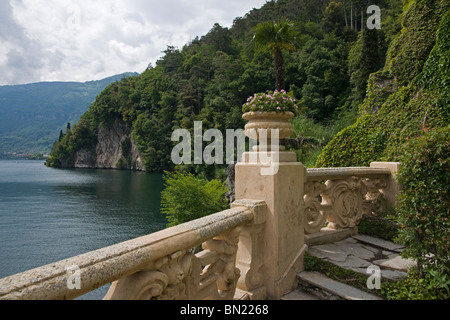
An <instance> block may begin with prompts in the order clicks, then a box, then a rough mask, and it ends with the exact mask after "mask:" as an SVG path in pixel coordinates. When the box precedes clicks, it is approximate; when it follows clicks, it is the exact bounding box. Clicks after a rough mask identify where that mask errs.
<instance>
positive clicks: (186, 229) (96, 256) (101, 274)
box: [0, 201, 265, 300]
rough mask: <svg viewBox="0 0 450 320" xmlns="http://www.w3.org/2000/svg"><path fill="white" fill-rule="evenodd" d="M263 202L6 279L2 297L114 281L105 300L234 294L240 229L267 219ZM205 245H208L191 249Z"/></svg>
mask: <svg viewBox="0 0 450 320" xmlns="http://www.w3.org/2000/svg"><path fill="white" fill-rule="evenodd" d="M258 206H259V207H261V206H263V207H264V206H265V204H264V202H261V201H259V202H258V201H241V204H237V205H235V206H234V207H233V208H232V209H229V210H225V211H223V212H219V213H217V214H214V215H211V216H208V217H204V218H201V219H198V220H195V221H192V222H188V223H185V224H182V225H179V226H176V227H172V228H168V229H165V230H162V231H160V232H156V233H153V234H150V235H148V236H144V237H141V238H137V239H133V240H130V241H127V242H123V243H120V244H117V245H114V246H110V247H107V248H103V249H100V250H97V251H93V252H89V253H86V254H83V255H80V256H77V257H73V258H69V259H67V260H63V261H59V262H56V263H53V264H49V265H47V266H43V267H40V268H37V269H34V270H30V271H26V272H24V273H20V274H17V275H13V276H10V277H7V278H4V279H1V280H0V300H70V299H74V298H77V297H79V296H82V295H84V294H86V293H88V292H90V291H93V290H95V289H97V288H99V287H102V286H104V285H107V284H109V283H112V285H111V287H110V289H109V291H108V293H107V295H106V296H105V298H104V299H105V300H109V299H131V300H137V299H193V300H200V299H216V300H217V299H233V296H234V294H235V290H236V286H237V282H238V279H239V276H240V270H239V269H238V268H236V264H237V263H236V255H237V251H238V246H237V244H238V242H239V237H240V229H241V227H245V226H246V225H249V224H250V225H251V223H252V221H257V223H258V224H260V223H261V222H263V221H264V218H263V217H261V213H262V214H264V210H255V207H258ZM255 212H259V213H260V215H259V216H256V215H255ZM247 228H248V227H247ZM200 244H203V249H204V250H203V251H201V252H200V253H197V254H193V253H191V250H190V249H192V248H194V247H197V246H199V245H200ZM247 267H248V268H247V269H250V268H251V263H250V264H247ZM247 271H248V270H247ZM244 280H245V274H244Z"/></svg>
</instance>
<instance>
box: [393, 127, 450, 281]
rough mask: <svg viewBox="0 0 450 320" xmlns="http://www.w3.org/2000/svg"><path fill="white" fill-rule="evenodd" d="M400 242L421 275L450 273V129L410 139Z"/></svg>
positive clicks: (401, 176)
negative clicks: (425, 272)
mask: <svg viewBox="0 0 450 320" xmlns="http://www.w3.org/2000/svg"><path fill="white" fill-rule="evenodd" d="M402 162H403V167H402V169H401V170H400V172H399V175H398V181H399V183H400V185H401V186H402V191H401V195H400V200H399V206H398V212H399V218H398V220H399V223H401V224H402V228H401V230H400V234H399V241H401V242H402V243H404V244H405V245H406V246H407V249H406V250H405V251H404V256H405V257H411V258H414V259H415V260H416V261H417V264H418V269H419V274H420V275H422V272H423V271H424V270H425V271H427V272H428V271H429V270H437V271H438V272H440V273H442V274H450V233H449V231H450V186H449V181H450V127H447V128H443V129H437V130H430V131H429V132H428V133H425V134H424V135H423V136H421V137H418V138H415V139H411V140H410V141H409V143H408V144H407V147H406V152H405V156H404V157H403V159H402Z"/></svg>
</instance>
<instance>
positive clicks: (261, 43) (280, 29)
mask: <svg viewBox="0 0 450 320" xmlns="http://www.w3.org/2000/svg"><path fill="white" fill-rule="evenodd" d="M298 34H299V32H298V31H297V29H296V27H295V24H294V23H292V22H291V21H289V20H280V21H278V22H264V23H261V24H259V25H257V26H256V28H255V36H254V41H255V43H256V45H257V46H258V47H260V48H267V49H268V50H269V51H270V52H271V53H272V56H273V58H274V66H275V89H276V90H278V91H281V90H283V89H285V88H284V87H285V70H284V58H283V51H288V52H292V51H295V50H296V48H295V45H294V43H293V42H294V41H295V39H296V38H297V36H298Z"/></svg>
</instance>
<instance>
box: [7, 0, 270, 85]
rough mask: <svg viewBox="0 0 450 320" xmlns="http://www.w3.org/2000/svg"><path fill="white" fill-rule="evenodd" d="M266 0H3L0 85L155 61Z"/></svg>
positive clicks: (81, 76) (94, 75) (104, 72)
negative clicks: (168, 49) (216, 24)
mask: <svg viewBox="0 0 450 320" xmlns="http://www.w3.org/2000/svg"><path fill="white" fill-rule="evenodd" d="M264 3H266V0H226V1H224V0H162V1H160V0H75V1H74V0H0V85H12V84H24V83H31V82H39V81H81V82H84V81H89V80H99V79H103V78H106V77H109V76H112V75H114V74H119V73H123V72H139V73H141V72H143V71H144V70H145V69H146V67H147V66H148V64H149V63H152V64H153V65H155V62H156V60H157V59H158V58H160V57H161V56H162V53H161V52H162V51H163V50H165V49H166V48H167V46H168V45H171V46H175V47H178V48H182V46H183V45H184V44H186V43H188V42H189V41H190V40H192V39H194V38H195V37H196V36H199V37H201V36H203V35H205V34H206V33H207V32H208V31H209V30H210V29H211V28H212V27H213V25H214V23H216V22H217V23H219V24H220V25H221V26H223V27H231V25H232V23H233V19H234V18H236V17H242V16H244V15H245V14H246V13H247V12H249V11H250V10H251V9H253V8H260V7H261V6H262V5H264Z"/></svg>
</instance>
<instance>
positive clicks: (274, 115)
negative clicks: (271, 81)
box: [242, 90, 301, 150]
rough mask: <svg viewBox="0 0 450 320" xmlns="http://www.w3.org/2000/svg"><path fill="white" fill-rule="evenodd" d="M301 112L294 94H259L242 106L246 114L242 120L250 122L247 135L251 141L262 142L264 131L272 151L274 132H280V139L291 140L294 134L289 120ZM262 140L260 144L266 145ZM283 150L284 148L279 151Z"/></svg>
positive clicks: (275, 92)
mask: <svg viewBox="0 0 450 320" xmlns="http://www.w3.org/2000/svg"><path fill="white" fill-rule="evenodd" d="M300 110H301V108H300V107H299V103H298V102H297V101H296V100H295V98H294V97H293V94H292V93H287V92H286V91H284V90H281V91H276V90H275V91H274V92H273V91H268V92H267V93H257V94H255V95H254V96H251V97H249V98H248V99H247V102H246V103H245V104H244V105H243V106H242V111H243V113H244V114H243V115H242V118H244V119H245V120H248V121H249V122H248V124H247V125H246V126H245V134H246V135H247V136H248V137H249V138H251V139H254V140H258V141H260V140H261V130H264V132H265V134H264V136H266V137H267V145H268V150H270V146H271V142H270V141H271V139H272V130H278V139H286V138H289V137H290V136H291V134H292V133H293V130H292V124H291V123H290V122H289V119H292V118H294V117H295V115H296V114H297V113H298V112H299V111H300ZM262 140H264V139H262ZM262 140H261V141H260V144H261V143H262V144H265V142H264V141H262ZM281 149H283V148H280V149H279V150H281Z"/></svg>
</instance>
